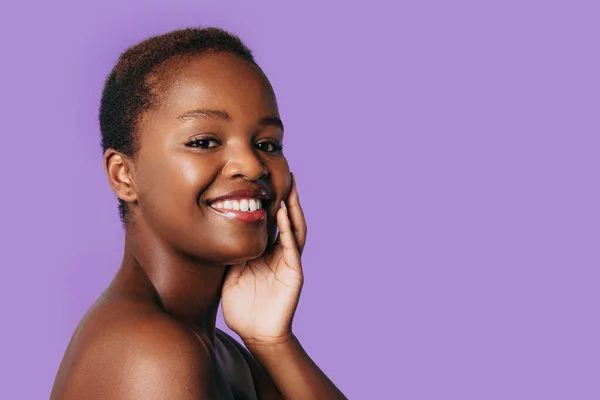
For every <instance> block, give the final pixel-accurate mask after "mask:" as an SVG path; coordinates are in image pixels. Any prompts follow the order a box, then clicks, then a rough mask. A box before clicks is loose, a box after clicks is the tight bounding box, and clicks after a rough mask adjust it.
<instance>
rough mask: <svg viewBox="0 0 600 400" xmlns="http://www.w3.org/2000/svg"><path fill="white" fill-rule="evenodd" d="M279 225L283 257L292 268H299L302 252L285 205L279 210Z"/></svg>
mask: <svg viewBox="0 0 600 400" xmlns="http://www.w3.org/2000/svg"><path fill="white" fill-rule="evenodd" d="M277 225H278V226H279V245H280V246H281V248H282V253H283V254H282V255H283V259H284V261H285V262H286V264H287V265H289V266H290V267H291V268H292V269H295V270H299V269H300V268H301V264H300V254H299V252H298V246H297V244H296V240H295V238H294V233H293V232H292V224H291V222H290V220H289V217H288V213H287V211H286V209H285V208H284V207H282V208H281V209H279V210H278V211H277Z"/></svg>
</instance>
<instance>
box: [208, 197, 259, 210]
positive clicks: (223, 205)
mask: <svg viewBox="0 0 600 400" xmlns="http://www.w3.org/2000/svg"><path fill="white" fill-rule="evenodd" d="M210 206H211V207H212V208H217V209H224V210H236V211H250V212H252V211H256V210H262V201H261V200H260V199H239V200H225V201H216V202H214V203H212V204H211V205H210Z"/></svg>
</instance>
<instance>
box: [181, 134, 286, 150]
mask: <svg viewBox="0 0 600 400" xmlns="http://www.w3.org/2000/svg"><path fill="white" fill-rule="evenodd" d="M205 141H212V142H216V143H218V144H219V145H220V144H221V143H220V142H219V141H218V140H217V139H215V138H212V137H195V138H191V139H190V140H189V141H188V142H187V144H186V146H188V147H194V148H202V149H204V150H208V149H212V148H214V147H216V146H210V147H200V145H201V143H202V142H205ZM264 143H268V144H270V145H272V146H273V148H274V149H273V150H272V151H268V150H263V149H260V148H259V150H261V151H264V152H266V153H280V152H281V151H282V150H283V144H282V143H280V142H279V141H278V140H264V141H262V142H258V143H256V145H257V146H259V145H262V144H264Z"/></svg>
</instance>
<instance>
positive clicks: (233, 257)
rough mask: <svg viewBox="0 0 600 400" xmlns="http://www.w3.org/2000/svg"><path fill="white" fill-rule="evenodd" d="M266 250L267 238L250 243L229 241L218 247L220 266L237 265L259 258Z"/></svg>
mask: <svg viewBox="0 0 600 400" xmlns="http://www.w3.org/2000/svg"><path fill="white" fill-rule="evenodd" d="M266 248H267V238H266V237H264V238H261V239H258V240H252V241H247V240H244V241H237V240H231V241H228V242H227V243H222V244H221V245H220V246H219V253H220V254H221V260H222V261H221V262H220V264H225V265H231V264H239V263H242V262H245V261H248V260H253V259H255V258H257V257H260V256H261V255H262V254H263V253H264V252H265V250H266Z"/></svg>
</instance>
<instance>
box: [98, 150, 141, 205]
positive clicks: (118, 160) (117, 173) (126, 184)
mask: <svg viewBox="0 0 600 400" xmlns="http://www.w3.org/2000/svg"><path fill="white" fill-rule="evenodd" d="M132 167H133V164H132V161H131V159H130V158H129V157H127V156H126V155H124V154H122V153H119V152H117V151H115V150H113V149H108V150H106V152H104V172H106V177H107V178H108V184H109V185H110V187H111V188H112V190H113V192H115V194H116V195H117V197H118V198H120V199H121V200H124V201H126V202H127V203H133V202H135V201H137V192H136V190H135V184H134V182H133V177H132Z"/></svg>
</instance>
